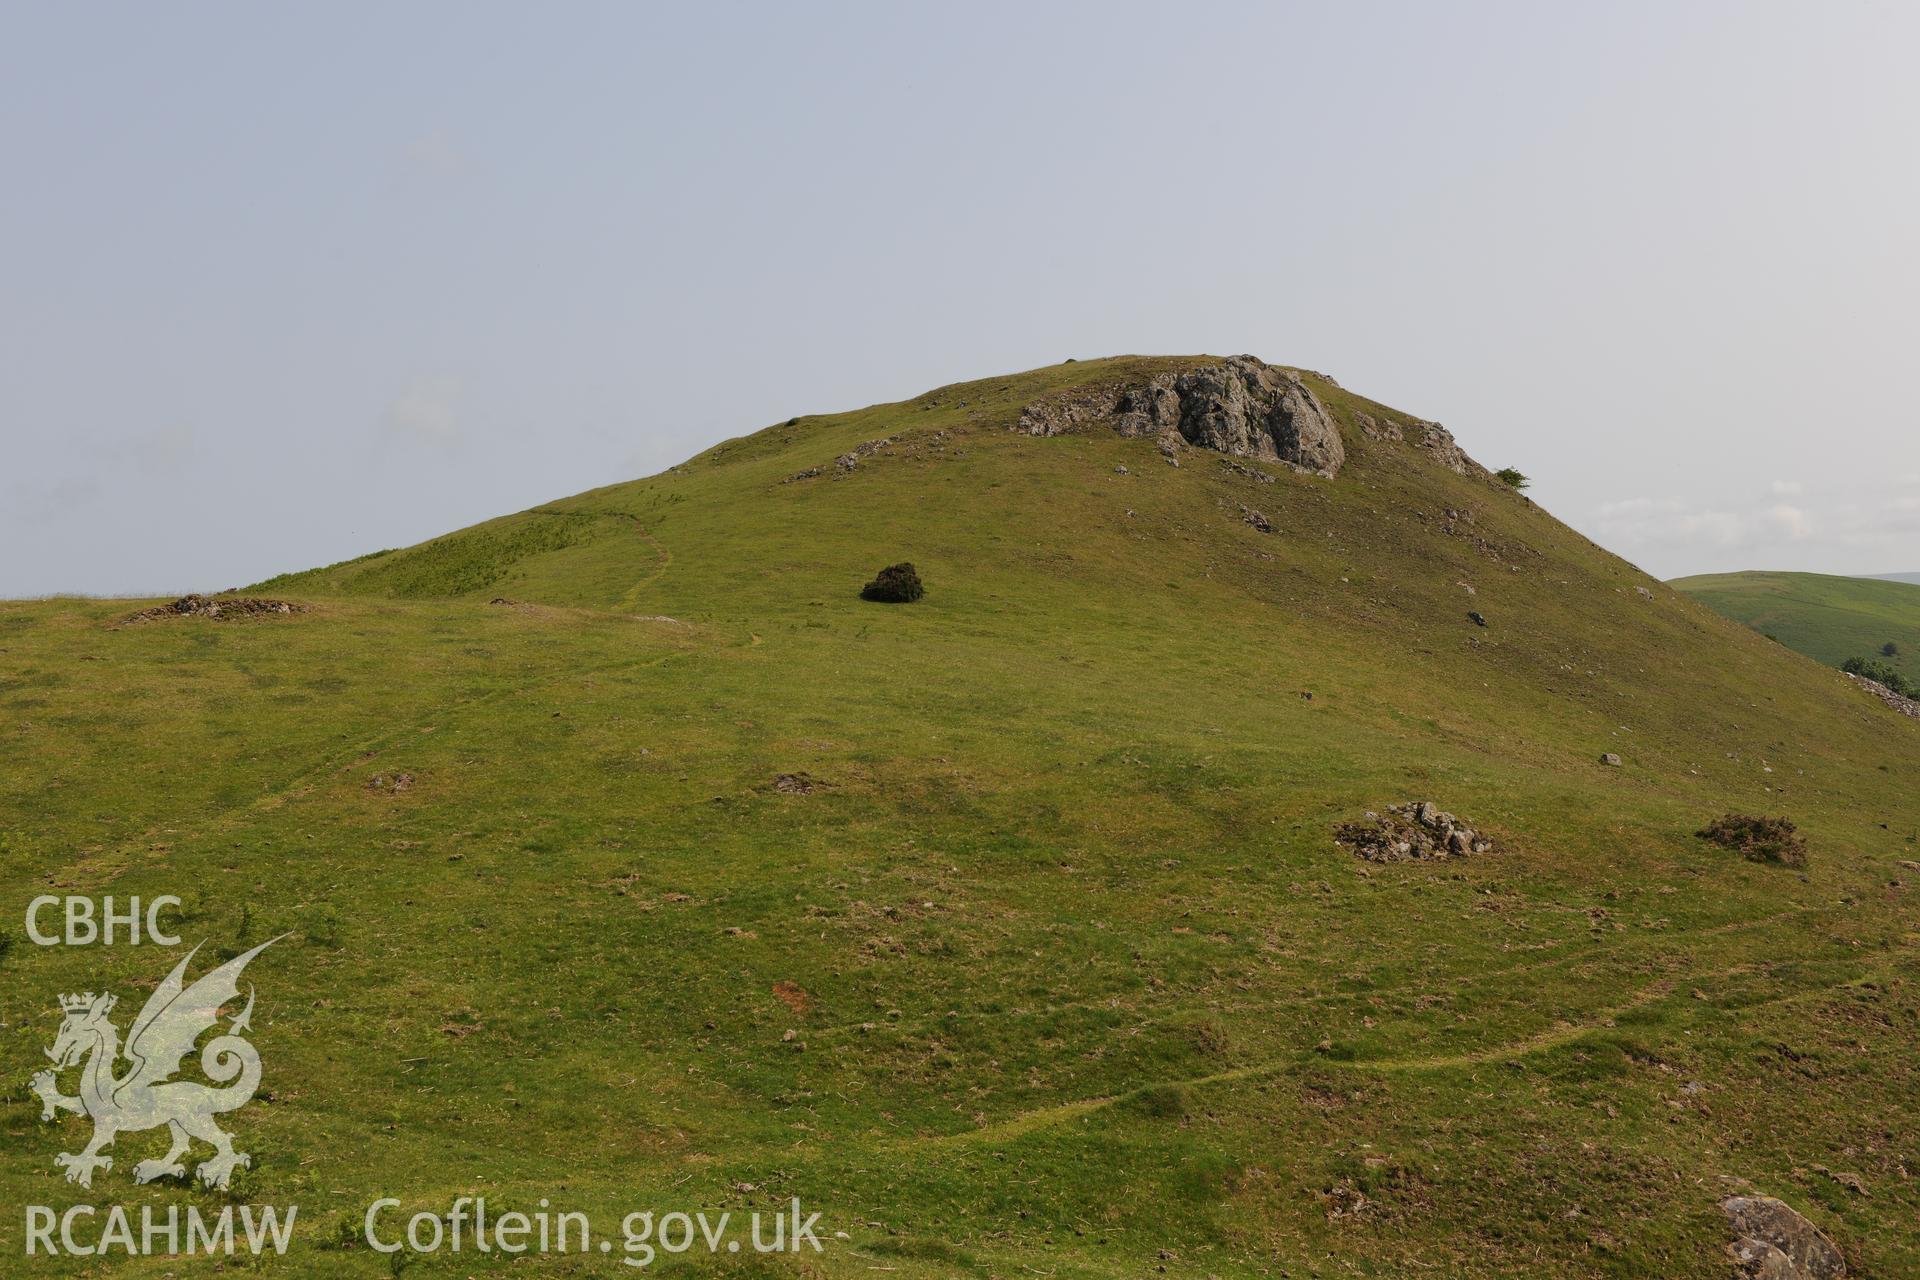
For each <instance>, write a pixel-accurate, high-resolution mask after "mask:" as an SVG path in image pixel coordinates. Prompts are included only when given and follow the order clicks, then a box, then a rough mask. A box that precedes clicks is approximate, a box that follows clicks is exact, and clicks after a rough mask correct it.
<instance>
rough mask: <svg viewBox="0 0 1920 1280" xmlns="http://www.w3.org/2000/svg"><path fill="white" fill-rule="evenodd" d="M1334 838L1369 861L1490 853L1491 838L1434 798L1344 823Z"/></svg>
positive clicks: (1455, 856)
mask: <svg viewBox="0 0 1920 1280" xmlns="http://www.w3.org/2000/svg"><path fill="white" fill-rule="evenodd" d="M1333 838H1334V839H1335V840H1337V841H1339V842H1340V843H1341V844H1342V845H1344V846H1346V847H1347V848H1348V849H1351V850H1352V851H1353V852H1354V853H1357V854H1359V855H1360V856H1361V857H1362V858H1365V859H1366V860H1367V861H1368V862H1410V861H1420V860H1427V859H1433V858H1459V857H1465V856H1466V855H1467V854H1470V853H1486V852H1487V851H1488V850H1490V849H1492V848H1493V841H1491V840H1489V839H1487V838H1486V837H1485V836H1483V835H1481V834H1480V833H1479V832H1477V831H1475V830H1474V829H1473V828H1472V827H1470V826H1468V825H1467V824H1466V823H1465V822H1462V821H1461V820H1460V819H1459V818H1456V817H1454V816H1453V815H1452V814H1450V813H1448V812H1446V811H1445V810H1444V809H1442V808H1440V806H1438V805H1436V804H1435V803H1434V802H1433V801H1431V800H1421V801H1419V802H1418V803H1415V802H1413V801H1408V802H1407V803H1406V804H1396V805H1392V806H1390V807H1389V808H1388V809H1387V811H1386V812H1385V813H1384V814H1380V813H1369V814H1368V815H1367V816H1366V820H1365V821H1363V822H1348V823H1343V824H1341V825H1340V826H1339V827H1336V828H1335V829H1334V833H1333Z"/></svg>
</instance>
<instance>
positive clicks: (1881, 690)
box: [1841, 671, 1920, 718]
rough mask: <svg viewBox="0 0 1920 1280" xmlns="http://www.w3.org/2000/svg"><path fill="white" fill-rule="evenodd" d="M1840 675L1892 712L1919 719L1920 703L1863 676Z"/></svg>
mask: <svg viewBox="0 0 1920 1280" xmlns="http://www.w3.org/2000/svg"><path fill="white" fill-rule="evenodd" d="M1841 674H1842V675H1844V676H1846V678H1847V679H1849V680H1851V681H1853V682H1854V683H1855V684H1857V685H1859V686H1860V687H1861V688H1862V689H1865V690H1866V691H1867V692H1868V693H1870V694H1872V695H1873V696H1874V697H1876V698H1878V699H1880V701H1882V702H1884V703H1886V704H1887V706H1889V707H1891V708H1892V709H1893V710H1895V711H1898V712H1899V713H1900V714H1901V715H1903V716H1913V717H1915V718H1920V702H1915V701H1914V700H1913V699H1912V698H1909V697H1906V696H1904V695H1902V694H1898V693H1895V692H1894V691H1893V690H1891V689H1889V688H1887V686H1885V685H1883V684H1881V683H1880V682H1879V681H1878V680H1869V679H1867V678H1866V677H1865V676H1857V675H1855V674H1853V672H1851V671H1845V672H1842V673H1841Z"/></svg>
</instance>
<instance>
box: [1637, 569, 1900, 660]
mask: <svg viewBox="0 0 1920 1280" xmlns="http://www.w3.org/2000/svg"><path fill="white" fill-rule="evenodd" d="M1671 585H1672V586H1674V587H1675V588H1677V589H1679V590H1681V591H1684V592H1686V593H1687V594H1688V595H1690V596H1692V597H1693V598H1694V599H1696V600H1698V601H1700V603H1702V604H1704V605H1706V606H1708V607H1709V608H1711V609H1713V610H1714V611H1715V612H1717V613H1721V614H1724V615H1726V616H1727V617H1729V618H1732V619H1733V620H1734V621H1735V622H1744V623H1746V624H1747V625H1748V626H1750V627H1752V628H1753V629H1754V630H1755V631H1759V632H1761V633H1763V634H1765V635H1769V636H1772V637H1773V638H1774V639H1775V640H1778V641H1779V642H1780V643H1781V644H1783V645H1785V646H1787V648H1789V649H1792V650H1794V651H1795V652H1797V653H1804V654H1806V655H1807V656H1808V657H1810V658H1813V659H1814V660H1816V661H1818V662H1824V663H1826V664H1827V665H1828V666H1833V667H1837V666H1839V665H1840V664H1841V663H1843V662H1845V661H1846V660H1847V659H1848V658H1871V659H1873V660H1875V661H1877V662H1884V663H1886V664H1887V665H1888V666H1890V667H1892V668H1893V669H1894V670H1896V671H1899V672H1900V673H1901V674H1903V675H1905V676H1907V677H1909V678H1911V679H1917V680H1920V586H1915V585H1913V584H1911V583H1905V582H1887V581H1883V580H1880V579H1873V578H1841V577H1834V576H1832V575H1829V574H1824V573H1764V572H1753V573H1710V574H1701V575H1699V576H1697V577H1692V578H1676V579H1675V580H1674V581H1673V583H1672V584H1671ZM1887 644H1892V645H1893V646H1894V647H1895V648H1896V649H1897V650H1898V653H1897V654H1895V655H1894V656H1891V657H1889V656H1885V655H1883V654H1882V653H1881V648H1882V646H1884V645H1887Z"/></svg>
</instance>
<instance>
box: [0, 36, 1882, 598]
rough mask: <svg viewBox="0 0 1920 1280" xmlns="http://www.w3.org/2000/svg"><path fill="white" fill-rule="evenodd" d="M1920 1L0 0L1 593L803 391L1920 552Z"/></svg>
mask: <svg viewBox="0 0 1920 1280" xmlns="http://www.w3.org/2000/svg"><path fill="white" fill-rule="evenodd" d="M1916 48H1920V6H1915V5H1910V4H1898V5H1896V4H1869V3H1842V4H1819V5H1815V4H1811V3H1809V4H1803V5H1779V4H1764V3H1727V4H1713V3H1673V2H1671V0H1668V2H1666V3H1658V4H1644V5H1636V4H1606V5H1573V4H1540V3H1517V4H1474V3H1458V4H1447V5H1435V4H1426V3H1418V4H1387V3H1378V4H1347V3H1338V4H1336V3H1331V2H1329V3H1324V4H1317V5H1292V6H1286V5H1226V4H1218V5H1209V4H1180V5H1172V4H1169V5H1165V6H1152V5H1138V4H1097V5H1096V4H1087V5H1069V4H1045V3H1040V4H1035V3H1022V4H1012V5H992V4H978V3H970V4H967V5H940V6H934V5H902V4H874V5H816V6H801V5H748V4H735V5H672V6H669V5H659V6H644V5H640V4H637V3H632V4H613V5H588V4H555V5H539V6H535V5H526V4H523V5H490V4H477V3H471V2H468V0H463V2H461V3H449V4H434V3H409V4H406V5H382V6H375V5H368V4H351V3H326V4H309V5H304V6H296V5H256V4H231V5H225V4H206V3H198V4H194V3H188V4H175V5H166V6H157V5H131V4H129V5H114V4H88V5H47V4H39V3H33V4H27V3H19V2H17V0H7V2H5V3H0V442H3V443H4V452H3V453H0V548H4V550H0V595H24V594H38V593H44V592H53V591H62V590H75V591H88V592H114V593H119V592H147V593H160V592H169V591H175V590H184V589H189V588H219V587H226V586H232V585H236V584H239V583H243V582H247V581H252V580H256V579H258V578H261V577H264V576H266V575H268V574H271V573H274V572H277V571H280V570H284V569H291V568H301V567H306V566H309V565H313V564H318V563H325V562H330V561H333V560H338V559H342V558H344V557H347V556H352V555H357V554H360V553H363V552H365V551H369V550H372V549H375V548H379V547H387V546H396V545H402V544H406V543H409V542H413V541H417V540H419V539H421V538H423V537H427V536H430V535H433V534H436V533H440V532H443V531H445V530H447V529H450V528H453V527H456V526H459V525H462V524H467V523H471V522H473V521H476V520H480V519H484V518H486V517H489V516H493V515H497V514H501V513H504V512H507V511H512V510H517V509H519V508H522V507H526V506H529V505H532V504H534V503H537V502H540V501H543V500H545V499H549V498H553V497H558V496H561V495H563V494H567V493H572V492H575V491H578V490H580V489H584V488H589V487H592V486H595V485H600V484H605V483H610V482H612V481H615V480H620V479H626V478H630V477H633V476H637V475H641V474H646V473H649V472H653V471H656V470H659V469H661V468H663V467H665V466H667V465H670V464H671V463H673V462H676V461H679V460H680V459H682V458H684V457H686V456H687V455H689V454H691V453H693V452H696V451H697V450H699V449H700V448H703V447H705V446H706V445H708V444H710V443H712V442H714V441H715V440H718V439H721V438H724V437H726V436H730V435H737V434H741V433H743V432H746V431H749V430H753V429H755V428H757V427H759V426H762V425H765V424H766V423H769V422H772V421H776V420H779V419H783V418H786V417H789V416H791V415H793V414H796V413H807V412H818V411H827V410H834V409H844V408H851V407H855V406H858V405H861V404H866V403H870V402H873V401H878V400H887V399H895V398H899V397H902V396H906V395H911V394H914V393H916V392H919V391H922V390H925V389H927V388H929V387H932V386H936V385H939V384H941V383H945V382H950V381H955V380H959V379H964V378H970V377H982V376H987V375H990V374H994V373H1000V372H1006V371H1010V370H1014V369H1021V368H1029V367H1032V366H1035V365H1039V364H1047V363H1051V362H1053V361H1056V360H1059V359H1062V358H1065V357H1066V356H1069V355H1072V356H1081V357H1086V356H1094V355H1102V354H1111V353H1116V352H1122V351H1138V352H1192V351H1212V352H1221V353H1230V352H1237V351H1250V352H1253V353H1255V354H1258V355H1261V356H1263V357H1266V358H1268V359H1271V360H1274V361H1278V362H1282V363H1289V364H1299V365H1306V366H1309V367H1313V368H1317V369H1323V370H1326V371H1327V372H1330V373H1332V374H1334V375H1335V376H1337V377H1339V378H1340V379H1341V380H1342V381H1343V382H1344V383H1345V384H1346V385H1348V386H1350V387H1353V388H1355V389H1357V390H1360V391H1362V392H1364V393H1366V394H1369V395H1372V396H1374V397H1375V398H1378V399H1381V400H1385V401H1387V402H1389V403H1392V404H1395V405H1397V406H1399V407H1401V408H1405V409H1407V410H1410V411H1413V412H1416V413H1421V414H1424V415H1426V416H1429V417H1435V418H1439V419H1440V420H1442V421H1444V422H1446V423H1447V424H1448V425H1449V426H1450V427H1452V428H1453V429H1454V430H1455V432H1456V434H1457V435H1458V436H1459V437H1460V439H1461V440H1462V442H1463V443H1464V444H1465V445H1466V446H1467V448H1468V449H1469V451H1470V452H1472V453H1473V454H1475V456H1477V457H1478V458H1480V459H1481V460H1482V461H1484V462H1486V463H1488V464H1490V465H1493V466H1501V465H1508V464H1511V465H1516V466H1519V467H1521V468H1522V469H1523V470H1525V471H1527V472H1529V473H1530V474H1532V475H1534V476H1535V477H1536V487H1535V490H1534V492H1535V496H1536V497H1538V498H1539V499H1540V501H1541V502H1543V503H1544V504H1545V505H1546V506H1547V507H1548V508H1549V509H1550V510H1552V511H1553V512H1554V513H1555V514H1557V515H1559V516H1560V517H1562V518H1563V519H1565V520H1567V521H1568V522H1569V523H1571V524H1573V525H1575V526H1576V527H1578V528H1580V529H1581V530H1583V531H1585V532H1587V533H1589V534H1590V535H1592V536H1593V537H1595V538H1596V539H1597V540H1599V541H1601V542H1602V543H1603V544H1605V545H1607V546H1608V547H1610V548H1612V549H1614V550H1616V551H1619V552H1620V553H1622V554H1624V555H1626V556H1627V557H1628V558H1630V559H1633V560H1635V561H1637V562H1639V563H1641V564H1644V565H1645V566H1646V567H1647V568H1649V569H1651V570H1653V571H1654V572H1657V573H1660V574H1663V575H1667V574H1676V573H1683V572H1693V571H1704V570H1713V569H1730V568H1743V567H1784V568H1808V569H1819V570H1824V571H1829V572H1886V571H1898V570H1915V569H1920V422H1917V421H1916V417H1917V416H1920V414H1916V410H1915V407H1914V406H1915V400H1916V393H1915V391H1914V389H1913V388H1912V387H1911V386H1909V385H1907V384H1908V381H1909V379H1908V376H1907V375H1908V374H1909V372H1910V370H1911V369H1912V368H1913V367H1914V362H1915V355H1914V353H1915V351H1916V350H1917V349H1920V237H1917V232H1920V219H1917V218H1916V212H1917V211H1920V166H1917V165H1916V163H1915V157H1916V156H1920V87H1916V80H1915V77H1914V76H1913V74H1912V68H1911V65H1910V64H1911V58H1912V55H1913V51H1914V50H1915V49H1916Z"/></svg>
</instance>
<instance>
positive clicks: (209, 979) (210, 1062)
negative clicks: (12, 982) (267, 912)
mask: <svg viewBox="0 0 1920 1280" xmlns="http://www.w3.org/2000/svg"><path fill="white" fill-rule="evenodd" d="M279 940H280V939H279V938H273V939H269V940H268V941H266V942H263V943H261V944H260V945H259V946H257V947H255V948H254V949H253V950H251V951H249V952H247V953H246V954H245V955H240V956H235V957H234V958H233V959H231V960H229V961H227V962H226V963H225V964H223V965H221V966H220V967H219V968H218V969H215V970H214V971H213V972H211V973H209V974H207V975H206V976H205V977H203V978H201V979H200V980H199V981H197V982H195V983H194V984H193V985H192V986H188V985H187V984H186V981H185V979H186V972H187V965H188V963H189V962H190V961H191V960H192V959H193V957H194V955H195V954H196V953H197V952H198V951H199V950H200V948H199V947H195V948H194V949H193V950H192V951H189V952H188V953H187V956H186V959H184V960H182V961H181V962H180V963H179V964H177V965H175V966H174V967H173V972H172V973H170V974H168V975H167V977H166V981H164V982H162V983H161V984H160V985H159V986H158V987H156V988H155V989H154V992H153V994H152V995H151V996H149V997H147V1003H146V1005H145V1006H144V1007H142V1009H141V1010H140V1016H139V1017H137V1018H135V1019H134V1020H133V1026H132V1027H131V1028H130V1029H129V1030H128V1032H127V1042H126V1047H125V1049H124V1050H123V1049H122V1048H121V1045H120V1032H119V1029H118V1028H117V1027H115V1026H114V1025H113V1022H112V1021H111V1020H110V1019H109V1018H108V1016H107V1015H109V1014H111V1013H112V1012H113V1009H114V1005H115V1004H117V1003H118V999H117V997H115V996H111V995H107V994H104V993H103V994H100V995H95V994H93V993H92V992H91V991H89V992H87V993H86V994H84V995H71V996H61V997H60V1009H61V1012H62V1013H64V1014H65V1015H66V1018H65V1020H64V1021H62V1022H61V1024H60V1034H59V1036H58V1037H57V1038H56V1039H55V1040H54V1042H53V1047H52V1048H51V1049H48V1050H47V1051H46V1052H47V1057H48V1058H50V1059H52V1061H53V1065H54V1069H53V1070H52V1071H41V1072H39V1073H38V1074H36V1075H35V1076H34V1077H33V1082H32V1083H33V1091H34V1092H35V1093H36V1094H38V1095H39V1097H40V1102H41V1107H42V1109H41V1112H40V1118H41V1119H42V1120H53V1119H55V1118H56V1117H57V1116H58V1115H59V1113H60V1112H62V1111H71V1112H73V1113H74V1114H75V1115H84V1116H87V1117H89V1118H90V1119H91V1120H92V1121H93V1141H91V1142H89V1143H88V1144H87V1146H86V1150H84V1151H82V1152H80V1153H79V1154H77V1155H70V1154H66V1153H62V1154H60V1155H58V1156H55V1157H54V1164H55V1165H56V1166H58V1167H59V1168H62V1169H65V1170H66V1171H67V1181H68V1182H77V1183H79V1184H80V1185H81V1186H83V1187H91V1186H92V1185H93V1174H94V1171H95V1170H96V1169H108V1170H111V1169H112V1168H113V1158H112V1157H111V1156H104V1155H101V1154H100V1153H101V1151H102V1150H104V1149H105V1148H107V1147H110V1146H112V1145H113V1140H114V1138H116V1137H117V1136H119V1135H120V1134H122V1133H138V1132H141V1131H142V1130H146V1129H157V1128H159V1127H160V1126H161V1125H165V1126H167V1129H168V1131H169V1132H170V1133H171V1134H172V1136H173V1145H172V1146H171V1147H170V1148H169V1149H168V1151H167V1154H166V1155H164V1156H162V1157H161V1158H160V1159H158V1160H142V1161H141V1162H140V1163H139V1164H137V1165H135V1166H134V1167H133V1180H134V1181H135V1182H152V1181H153V1180H154V1179H156V1178H184V1177H186V1176H187V1168H186V1165H185V1164H183V1163H182V1162H181V1157H182V1156H184V1155H186V1154H187V1150H188V1148H189V1147H191V1146H192V1144H193V1140H194V1139H196V1138H197V1139H199V1140H200V1141H201V1142H204V1143H206V1144H207V1145H209V1146H211V1147H212V1148H213V1149H214V1155H213V1157H212V1158H211V1159H208V1160H203V1161H201V1163H200V1167H199V1170H198V1173H199V1177H200V1181H202V1182H204V1183H206V1184H207V1185H208V1186H209V1187H221V1188H224V1187H226V1185H227V1182H228V1180H229V1179H231V1178H232V1177H233V1171H234V1170H235V1169H236V1168H246V1167H248V1166H249V1165H250V1164H251V1163H252V1160H251V1158H250V1157H249V1156H248V1155H247V1154H246V1152H244V1151H235V1150H234V1149H233V1138H232V1136H231V1135H229V1134H227V1133H226V1132H224V1131H222V1130H221V1128H220V1127H219V1126H218V1125H217V1124H215V1123H214V1117H215V1116H219V1115H224V1114H226V1113H227V1112H230V1111H238V1110H239V1109H240V1108H241V1107H244V1106H246V1105H247V1103H248V1102H249V1101H250V1100H252V1098H253V1092H254V1090H255V1089H257V1088H259V1087H260V1054H259V1053H258V1051H256V1050H255V1049H254V1047H253V1045H252V1044H251V1043H249V1042H248V1041H247V1040H246V1039H245V1034H246V1032H247V1030H248V1029H249V1028H250V1026H251V1025H252V1018H253V989H252V987H249V988H248V989H247V1004H246V1007H245V1008H244V1009H242V1010H241V1011H240V1012H239V1013H238V1014H237V1015H235V1016H234V1018H233V1020H232V1022H230V1023H229V1024H228V1026H227V1030H226V1031H225V1033H223V1034H221V1035H218V1036H215V1037H214V1038H213V1039H211V1040H209V1041H207V1044H206V1047H205V1048H204V1049H203V1050H201V1053H200V1069H201V1070H202V1071H203V1072H204V1073H205V1074H206V1076H207V1078H208V1079H209V1080H212V1081H213V1082H214V1084H215V1085H219V1086H223V1087H220V1088H215V1087H213V1086H212V1085H205V1084H201V1083H199V1082H197V1081H193V1080H174V1079H173V1076H174V1075H175V1073H177V1072H178V1071H179V1070H180V1068H181V1067H182V1065H183V1064H184V1062H185V1059H186V1057H187V1055H188V1054H189V1053H191V1052H192V1051H193V1047H194V1044H195V1042H196V1041H198V1040H199V1039H200V1037H201V1036H202V1035H203V1034H205V1033H206V1032H207V1031H208V1030H210V1029H211V1028H213V1027H214V1025H215V1024H217V1023H218V1022H219V1021H220V1010H221V1009H222V1008H223V1007H224V1006H226V1005H227V1004H229V1003H231V1002H232V1001H234V1000H236V999H238V998H239V995H240V985H239V984H240V974H241V972H242V971H243V970H245V969H246V967H247V964H248V962H249V961H251V960H252V959H253V958H254V957H255V956H257V955H259V954H260V953H261V952H262V951H265V950H266V949H267V948H268V947H270V946H272V945H273V944H274V943H275V942H278V941H279ZM122 1056H124V1057H125V1058H126V1060H127V1063H128V1064H129V1065H128V1066H127V1068H126V1070H125V1071H124V1072H116V1067H117V1065H118V1063H119V1061H120V1059H121V1057H122ZM82 1062H84V1063H85V1064H86V1065H85V1066H84V1067H82V1068H81V1071H80V1093H79V1096H78V1097H71V1098H70V1097H67V1096H66V1095H65V1094H62V1093H61V1092H60V1090H59V1087H58V1085H57V1084H56V1074H55V1073H56V1072H59V1071H64V1070H66V1069H67V1068H69V1067H73V1066H78V1065H79V1064H81V1063H82ZM229 1082H231V1083H229Z"/></svg>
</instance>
